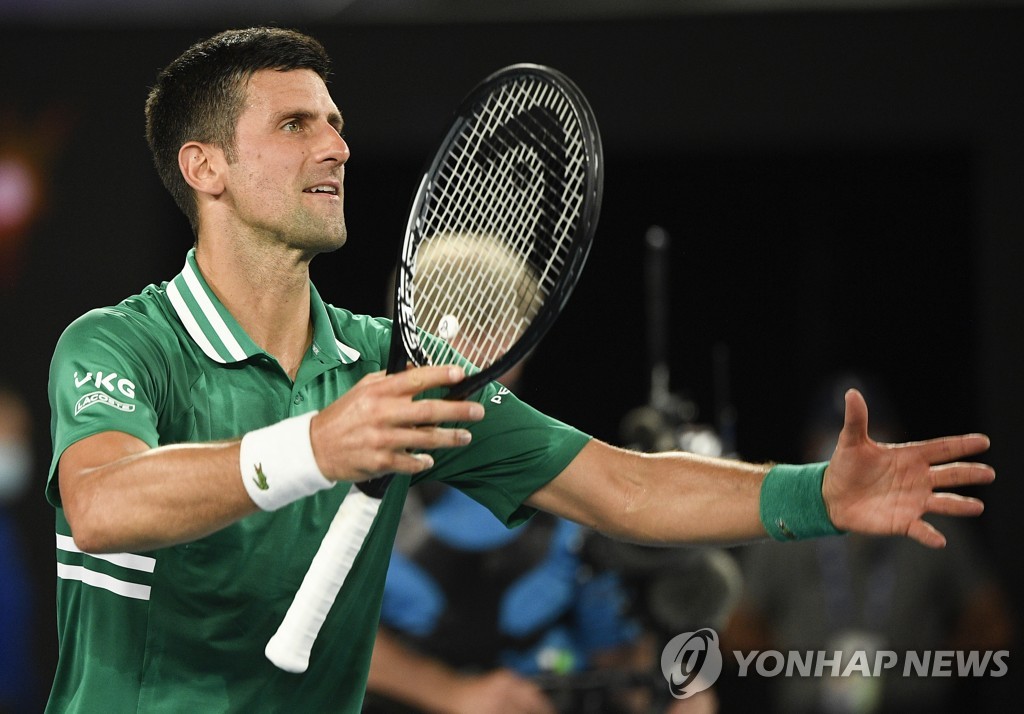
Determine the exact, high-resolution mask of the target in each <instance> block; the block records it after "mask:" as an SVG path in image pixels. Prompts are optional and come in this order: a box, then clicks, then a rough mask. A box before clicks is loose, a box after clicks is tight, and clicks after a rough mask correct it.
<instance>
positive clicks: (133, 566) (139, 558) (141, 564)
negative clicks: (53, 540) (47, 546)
mask: <svg viewBox="0 0 1024 714" xmlns="http://www.w3.org/2000/svg"><path fill="white" fill-rule="evenodd" d="M57 550H64V551H67V552H68V553H82V554H83V555H88V556H91V557H93V558H99V559H100V560H105V561H107V562H108V563H113V564H114V565H119V566H121V567H122V568H128V569H130V570H141V571H142V572H144V573H152V572H153V570H155V569H156V558H150V557H149V556H147V555H136V554H135V553H86V552H85V551H83V550H81V549H79V547H78V546H77V545H75V540H74V538H71V537H70V536H66V535H61V534H60V533H58V534H57Z"/></svg>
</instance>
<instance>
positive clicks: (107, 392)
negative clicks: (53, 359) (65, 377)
mask: <svg viewBox="0 0 1024 714" xmlns="http://www.w3.org/2000/svg"><path fill="white" fill-rule="evenodd" d="M74 379H75V389H82V388H83V387H84V388H88V389H91V390H93V391H91V392H89V393H88V394H86V395H84V396H83V397H81V398H80V399H79V400H78V401H77V402H76V403H75V415H76V416H77V415H78V414H79V413H80V412H81V411H82V410H83V409H87V408H89V407H91V406H92V405H93V404H106V405H107V406H109V407H113V408H114V409H117V410H118V411H122V412H133V411H135V405H134V404H126V403H124V402H123V401H121V400H120V399H118V398H117V397H115V396H114V394H115V393H117V394H120V395H121V396H123V397H126V398H128V399H134V398H135V384H134V383H133V382H132V381H131V380H129V379H125V378H124V377H121V378H120V379H118V376H117V372H99V371H98V372H96V373H95V374H93V373H92V372H86V373H85V376H84V377H82V376H79V374H78V372H75V377H74Z"/></svg>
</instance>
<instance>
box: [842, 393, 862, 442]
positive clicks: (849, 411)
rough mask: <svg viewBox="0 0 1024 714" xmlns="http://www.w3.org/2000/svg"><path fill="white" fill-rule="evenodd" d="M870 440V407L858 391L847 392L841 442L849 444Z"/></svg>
mask: <svg viewBox="0 0 1024 714" xmlns="http://www.w3.org/2000/svg"><path fill="white" fill-rule="evenodd" d="M867 440H868V405H867V402H865V401H864V395H863V394H861V393H860V392H859V391H857V390H856V389H848V390H846V415H845V418H844V420H843V432H842V434H840V435H839V441H840V442H845V443H847V444H852V443H856V442H863V441H867Z"/></svg>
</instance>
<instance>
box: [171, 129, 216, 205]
mask: <svg viewBox="0 0 1024 714" xmlns="http://www.w3.org/2000/svg"><path fill="white" fill-rule="evenodd" d="M225 163H226V162H225V161H224V152H223V151H221V150H220V149H218V148H216V147H213V146H211V145H210V144H202V143H200V142H198V141H190V142H188V143H187V144H184V145H182V147H181V149H179V150H178V168H179V169H181V175H182V176H184V177H185V181H186V182H187V183H188V185H189V186H191V187H192V188H193V189H195V190H196V191H197V192H199V193H205V194H209V195H211V196H219V195H220V194H221V193H223V192H224V177H223V169H224V166H225Z"/></svg>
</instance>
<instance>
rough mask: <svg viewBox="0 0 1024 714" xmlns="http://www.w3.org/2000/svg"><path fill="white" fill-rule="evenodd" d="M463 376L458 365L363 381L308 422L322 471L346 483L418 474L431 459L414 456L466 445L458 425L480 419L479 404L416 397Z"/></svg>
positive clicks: (467, 436)
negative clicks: (396, 475) (386, 475)
mask: <svg viewBox="0 0 1024 714" xmlns="http://www.w3.org/2000/svg"><path fill="white" fill-rule="evenodd" d="M464 376H465V373H464V371H463V370H462V368H461V367H454V366H441V367H419V368H414V369H410V370H408V371H406V372H403V373H401V374H392V375H385V374H384V373H375V374H371V375H368V376H366V377H364V378H363V379H361V380H360V381H359V383H358V384H357V385H356V386H355V387H353V388H352V389H351V390H349V391H348V392H347V393H345V394H344V395H342V396H341V397H340V398H339V399H338V400H336V401H335V402H334V403H333V404H331V405H330V406H328V407H327V408H325V409H323V410H321V411H320V413H319V414H318V415H317V416H316V417H314V418H313V421H312V422H311V424H310V439H311V441H312V443H313V453H314V455H315V457H316V459H317V463H318V465H319V466H320V469H321V471H322V472H323V473H324V475H326V476H327V477H328V478H330V479H333V480H345V481H363V480H366V479H369V478H374V477H376V476H379V475H382V474H386V473H403V474H417V473H420V472H421V471H424V470H425V469H428V468H430V467H431V466H433V464H434V461H433V458H432V457H431V456H429V455H428V454H422V453H416V452H421V451H432V450H436V449H450V448H456V447H460V446H465V445H466V444H468V443H469V442H470V440H471V435H470V432H469V431H468V430H467V429H465V428H462V427H461V426H458V425H463V424H468V423H472V422H476V421H480V420H481V419H483V418H484V407H483V405H481V404H479V403H478V402H473V401H449V400H446V399H421V398H419V396H420V395H421V394H422V393H423V392H424V391H426V390H430V389H434V388H438V387H446V386H451V385H453V384H456V383H458V382H460V381H461V380H462V379H463V378H464ZM441 425H444V426H441Z"/></svg>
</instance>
